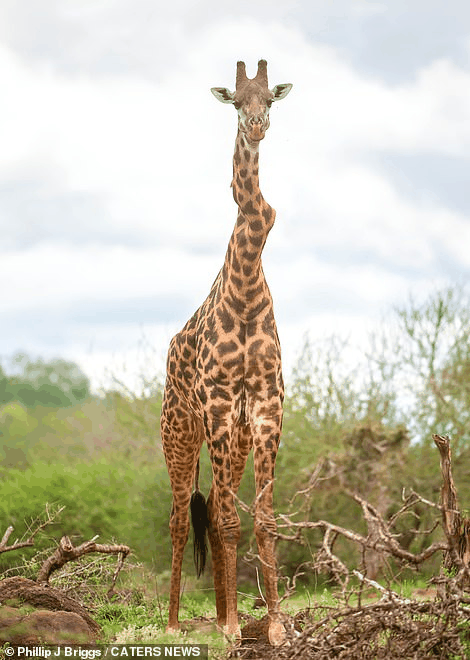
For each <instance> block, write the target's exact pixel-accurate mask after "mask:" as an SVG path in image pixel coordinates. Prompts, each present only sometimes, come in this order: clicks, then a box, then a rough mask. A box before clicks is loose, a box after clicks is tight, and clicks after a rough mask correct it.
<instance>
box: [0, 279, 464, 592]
mask: <svg viewBox="0 0 470 660" xmlns="http://www.w3.org/2000/svg"><path fill="white" fill-rule="evenodd" d="M469 310H470V304H468V298H467V297H466V294H465V291H464V290H458V289H446V290H443V291H437V292H436V293H434V294H433V295H432V296H430V297H429V298H428V299H427V300H424V301H420V302H419V303H418V302H416V301H414V300H412V299H410V300H409V301H408V303H407V304H406V305H404V306H403V307H401V308H398V309H397V310H395V312H394V315H393V318H391V319H389V320H388V321H387V323H386V324H384V326H383V328H382V330H381V332H378V333H376V334H375V335H374V336H373V337H371V338H370V341H369V342H368V345H367V349H366V350H365V351H360V350H358V349H357V348H356V347H352V346H351V345H350V343H349V342H347V341H345V340H344V339H340V338H338V337H332V338H330V339H328V340H326V341H323V342H316V343H314V342H312V341H311V340H309V338H308V337H307V338H306V339H305V342H304V345H303V347H302V350H301V352H300V354H299V358H298V361H297V363H296V366H295V368H294V370H293V372H292V374H291V375H290V376H288V378H287V383H288V387H287V396H286V401H285V415H284V430H283V436H282V440H281V446H280V451H279V454H278V458H277V467H276V486H275V507H276V511H277V512H286V511H291V510H292V507H294V508H295V507H296V508H298V510H299V519H300V518H302V517H303V519H321V518H324V519H328V520H331V521H332V522H334V523H336V524H338V525H342V526H344V527H349V528H353V529H357V531H358V532H361V533H362V532H364V531H365V530H364V527H363V521H362V519H361V515H360V510H359V507H358V506H357V505H356V504H355V503H354V502H353V501H352V500H351V498H347V497H345V495H344V493H343V492H342V488H343V486H344V485H346V486H347V488H348V489H350V490H355V491H356V492H358V493H359V494H362V495H367V496H368V497H370V499H371V501H372V502H373V504H374V505H375V506H377V507H378V508H379V509H380V510H381V512H383V514H384V515H385V514H386V515H391V514H393V511H394V507H397V506H399V504H397V502H399V500H400V496H401V492H402V489H403V488H405V487H406V488H413V489H414V490H416V491H417V492H418V493H420V494H421V495H423V496H424V497H427V498H429V499H430V500H433V501H436V500H437V499H438V497H439V488H440V475H439V470H438V467H437V465H438V462H437V458H436V454H435V452H436V450H435V448H434V447H433V446H432V442H431V434H432V433H433V432H437V433H449V434H450V435H451V438H452V447H453V464H454V478H455V482H456V485H457V488H458V490H459V493H460V496H461V501H462V503H463V504H464V506H465V504H466V503H467V502H470V479H469V478H468V476H469V473H470V420H469V418H468V416H469V413H468V411H469V410H470V389H469V387H468V383H467V381H468V378H467V375H468V374H469V372H470V366H469V365H470V323H469V321H470V319H469V315H470V312H469ZM77 369H78V368H76V365H72V364H71V363H67V362H65V361H61V360H55V361H51V362H45V361H41V360H32V359H30V358H28V357H25V356H17V357H16V358H15V360H14V361H13V364H12V365H10V370H9V374H8V375H6V371H8V370H7V369H6V367H5V371H1V370H0V393H1V392H3V391H6V390H2V389H1V388H2V387H4V386H5V383H7V389H8V388H10V389H8V392H10V393H12V392H13V389H14V387H16V388H17V389H16V390H15V392H16V394H15V397H16V398H13V399H11V400H4V403H3V405H1V404H0V434H1V435H0V477H1V478H2V481H3V485H2V496H3V497H2V498H0V521H2V524H3V525H4V526H5V527H6V526H7V525H9V524H13V525H14V526H15V533H18V534H19V535H21V534H22V532H23V530H24V528H25V525H26V524H27V523H28V521H29V520H31V519H32V518H34V517H36V516H37V514H38V511H41V510H42V509H43V508H44V505H45V503H46V502H56V503H57V504H60V505H65V506H66V509H65V511H64V513H63V515H62V517H61V522H60V523H58V529H57V530H54V534H53V535H54V538H57V537H60V534H61V533H67V534H68V535H69V536H70V535H72V536H73V535H76V537H79V538H80V539H82V540H83V539H85V538H91V537H92V536H94V535H95V534H100V540H102V541H103V542H104V541H108V540H111V539H112V538H115V539H117V540H119V541H120V542H122V543H127V544H128V545H130V546H131V547H132V548H133V550H134V552H135V553H136V556H137V558H138V559H139V560H141V561H144V562H145V563H147V564H148V565H149V566H152V567H153V569H154V570H155V571H156V572H163V571H166V570H167V569H168V567H169V564H170V558H171V548H170V540H169V534H168V532H167V529H168V520H169V515H170V510H171V492H170V488H169V480H168V476H167V471H166V467H165V462H164V458H163V454H162V449H161V442H160V439H159V416H160V409H161V396H162V383H161V381H159V380H158V379H155V380H154V381H152V382H150V381H149V382H147V381H146V382H145V387H144V389H143V390H142V392H141V393H139V394H135V393H132V392H129V391H127V390H126V389H125V388H124V387H122V386H119V384H118V383H116V389H115V390H114V391H109V392H104V393H103V394H102V396H101V397H94V398H91V397H89V396H88V395H89V389H88V383H87V381H86V382H85V380H84V377H83V374H81V372H80V371H79V370H77ZM20 385H21V386H22V387H23V386H24V387H26V390H27V391H28V392H30V394H31V392H32V391H34V392H35V393H36V394H37V393H39V392H43V391H44V392H47V391H49V392H50V390H47V389H46V390H44V389H41V388H57V392H55V394H57V396H58V397H59V399H60V402H59V403H60V405H59V403H57V405H55V406H53V405H52V403H51V401H52V400H51V399H49V400H48V402H46V403H45V402H44V401H42V402H41V403H40V402H39V400H38V399H35V400H34V405H32V399H28V397H27V396H26V395H24V396H26V398H24V396H23V394H24V393H23V394H21V391H20V390H21V387H20ZM13 386H14V387H13ZM12 388H13V389H12ZM28 388H30V389H29V390H28ZM54 391H55V390H54ZM80 392H83V394H84V396H85V393H86V397H87V398H81V399H80V396H82V395H81V394H80ZM36 394H35V395H34V396H36ZM21 397H23V399H22V398H21ZM61 397H65V398H67V401H68V403H67V404H66V405H63V404H64V401H65V399H63V398H61ZM74 397H75V398H74ZM325 461H327V462H329V464H330V465H334V466H336V468H338V469H339V470H340V471H341V472H342V474H343V475H344V480H343V482H342V483H339V482H338V480H335V479H333V478H330V479H322V480H321V481H320V482H317V483H316V482H315V479H314V475H315V470H316V468H317V466H318V465H319V464H320V463H321V462H325ZM211 478H212V475H211V466H210V461H209V458H208V454H207V450H206V449H205V448H203V452H202V456H201V476H200V485H201V489H202V490H203V492H204V493H205V494H206V495H207V494H208V491H209V488H210V482H211ZM309 488H310V490H309V491H308V495H305V496H303V498H296V499H295V500H294V501H293V502H292V499H293V497H294V493H295V492H296V491H297V490H298V489H309ZM25 495H26V497H25ZM239 496H240V498H241V499H242V500H243V501H244V502H246V503H247V504H251V502H253V500H254V497H255V490H254V477H253V461H252V458H251V457H249V459H248V463H247V468H246V470H245V474H244V477H243V480H242V483H241V486H240V491H239ZM240 517H241V521H242V543H241V553H240V554H241V555H243V553H244V552H247V551H248V550H250V548H254V546H255V542H254V534H253V523H252V520H251V518H250V516H249V515H248V514H245V513H244V512H240ZM418 521H419V522H418ZM430 524H431V518H430V517H429V514H428V513H427V511H426V510H424V509H423V508H422V507H420V505H419V504H417V505H416V508H415V509H414V510H413V516H412V517H411V518H410V529H408V530H405V529H404V528H403V529H400V530H399V532H400V534H402V535H406V534H408V536H407V538H406V539H404V538H401V540H400V542H401V543H405V545H406V543H408V544H409V547H411V546H412V545H413V544H420V543H422V542H423V541H422V538H421V536H420V534H421V531H422V530H423V529H425V528H427V527H428V526H429V525H430ZM56 532H57V533H56ZM51 535H52V533H51ZM309 543H311V544H312V548H313V549H314V548H315V546H316V544H318V538H317V537H316V536H315V534H312V535H311V536H310V537H309ZM340 551H341V548H338V552H339V553H340V554H341V552H340ZM24 552H25V554H26V555H27V553H28V551H27V550H26V551H24ZM346 552H347V551H346V550H345V553H346ZM278 555H279V559H280V565H281V566H282V570H283V571H284V572H285V573H286V574H287V575H288V576H292V575H293V574H294V572H295V570H296V568H297V566H298V565H299V564H300V563H301V562H302V561H304V560H305V558H306V557H307V556H310V550H309V549H308V548H307V549H306V548H300V547H297V546H294V545H293V544H287V543H282V542H280V543H279V545H278ZM27 556H30V555H27ZM346 559H347V560H349V561H351V562H354V561H355V560H356V557H354V556H351V557H346ZM4 561H6V559H5V558H4ZM8 561H10V562H11V561H13V557H11V558H9V559H8ZM184 568H185V571H186V572H187V573H188V575H192V573H193V568H192V560H191V557H190V553H189V552H188V553H186V558H185V565H184ZM239 572H240V576H241V579H242V581H243V580H244V581H246V582H248V583H249V584H250V585H251V586H252V587H256V572H255V568H254V567H253V566H252V565H247V564H246V563H244V562H243V561H242V560H241V561H240V566H239ZM304 579H314V578H313V576H307V577H306V578H304ZM315 579H316V578H315ZM203 580H204V581H203V582H202V585H204V584H206V585H208V584H209V578H208V577H206V578H204V579H203Z"/></svg>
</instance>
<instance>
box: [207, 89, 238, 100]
mask: <svg viewBox="0 0 470 660" xmlns="http://www.w3.org/2000/svg"><path fill="white" fill-rule="evenodd" d="M211 92H212V93H213V95H214V96H215V98H216V99H217V100H219V101H221V102H222V103H233V99H234V96H235V92H231V91H230V90H229V89H227V88H226V87H212V88H211Z"/></svg>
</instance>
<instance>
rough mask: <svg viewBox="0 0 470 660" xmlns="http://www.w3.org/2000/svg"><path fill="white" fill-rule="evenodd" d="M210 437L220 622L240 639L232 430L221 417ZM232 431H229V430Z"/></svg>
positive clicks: (212, 534)
mask: <svg viewBox="0 0 470 660" xmlns="http://www.w3.org/2000/svg"><path fill="white" fill-rule="evenodd" d="M206 428H211V429H212V430H213V433H212V434H211V436H210V437H209V438H208V449H209V454H210V458H211V464H212V473H213V483H212V491H211V492H212V495H211V497H210V505H209V519H210V533H209V538H210V541H211V549H212V550H213V551H214V550H215V553H216V554H215V557H213V559H214V560H215V561H217V558H218V565H216V566H214V569H215V573H214V583H215V588H216V598H217V601H218V609H217V617H218V623H219V625H221V627H222V628H223V630H224V632H225V633H226V634H227V635H231V636H234V637H236V638H237V639H240V638H241V630H240V626H239V624H238V612H237V546H238V541H239V539H240V518H239V517H238V513H237V510H236V508H235V502H234V497H233V490H232V487H233V483H232V464H231V456H230V446H231V427H230V423H229V421H228V420H227V422H226V423H225V422H224V421H222V418H220V417H219V418H215V419H214V420H208V424H207V425H206ZM229 429H230V430H229Z"/></svg>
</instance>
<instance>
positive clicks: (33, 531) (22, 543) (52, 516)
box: [0, 504, 65, 554]
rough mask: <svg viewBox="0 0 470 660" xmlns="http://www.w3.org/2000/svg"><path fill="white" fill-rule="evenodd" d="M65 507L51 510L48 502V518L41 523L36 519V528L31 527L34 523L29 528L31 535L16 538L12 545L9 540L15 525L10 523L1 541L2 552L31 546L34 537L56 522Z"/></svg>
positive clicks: (0, 551) (0, 550) (0, 549)
mask: <svg viewBox="0 0 470 660" xmlns="http://www.w3.org/2000/svg"><path fill="white" fill-rule="evenodd" d="M64 509H65V507H64V506H62V507H60V508H59V509H57V511H52V512H51V511H50V510H49V505H48V504H46V518H45V520H43V522H41V523H37V521H36V526H35V527H34V529H31V527H32V525H33V523H32V524H31V526H30V529H29V530H28V532H29V536H28V537H27V538H26V539H25V540H24V541H20V540H16V541H15V542H14V543H13V544H12V545H8V540H9V538H10V536H11V535H12V533H13V531H14V527H13V526H12V525H10V526H9V527H7V530H6V532H5V534H4V535H3V537H2V540H1V541H0V554H1V553H2V552H10V551H11V550H19V549H20V548H30V547H32V546H33V545H34V537H35V536H36V535H37V534H38V532H40V531H41V530H43V529H44V528H45V527H47V526H48V525H51V524H52V523H53V522H54V519H55V518H57V516H58V515H59V514H60V513H62V511H63V510H64Z"/></svg>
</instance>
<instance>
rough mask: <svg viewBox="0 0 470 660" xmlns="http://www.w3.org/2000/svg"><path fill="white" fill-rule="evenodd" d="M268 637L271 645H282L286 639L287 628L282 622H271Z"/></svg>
mask: <svg viewBox="0 0 470 660" xmlns="http://www.w3.org/2000/svg"><path fill="white" fill-rule="evenodd" d="M268 639H269V643H270V644H271V646H282V644H284V643H285V641H286V629H285V628H284V626H283V625H282V623H280V622H274V623H271V624H270V626H269V629H268Z"/></svg>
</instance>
